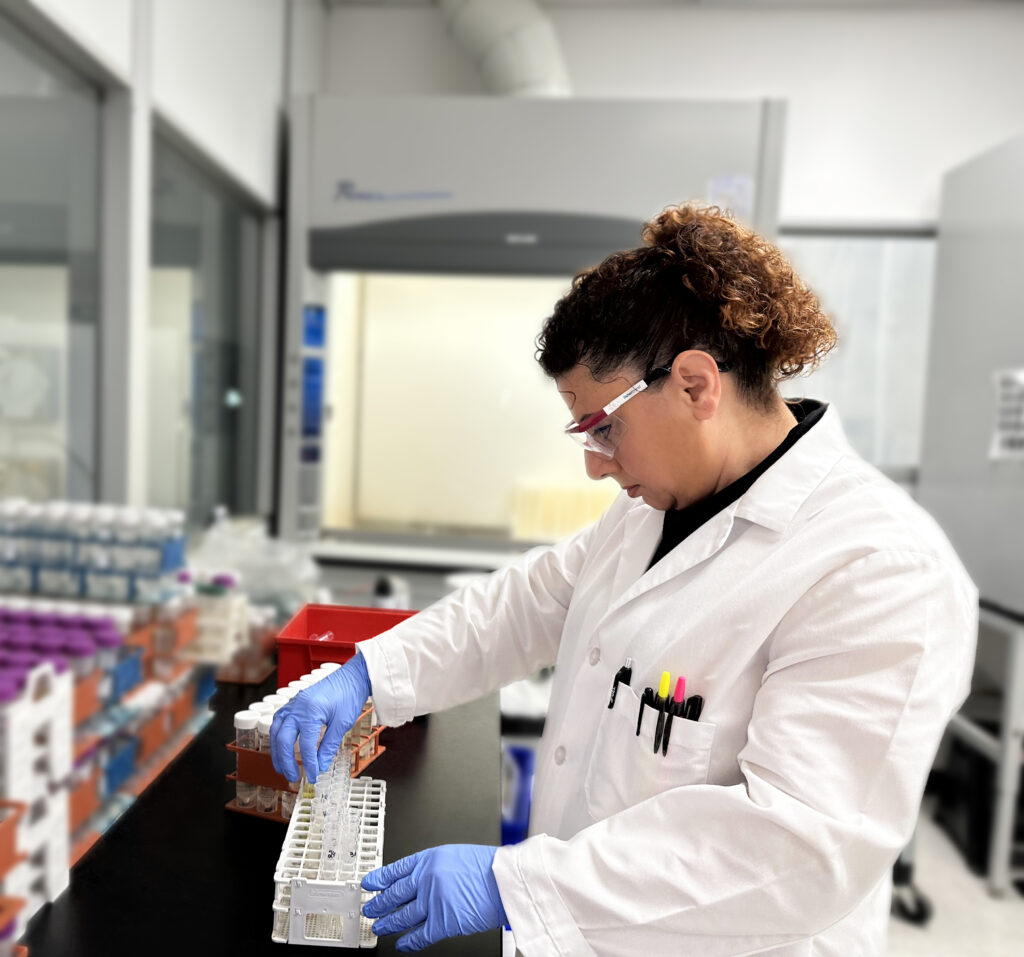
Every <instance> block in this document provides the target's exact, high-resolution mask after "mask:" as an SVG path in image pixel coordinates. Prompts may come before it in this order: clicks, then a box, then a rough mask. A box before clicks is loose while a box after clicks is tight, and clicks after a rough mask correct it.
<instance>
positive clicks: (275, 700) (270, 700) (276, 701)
mask: <svg viewBox="0 0 1024 957" xmlns="http://www.w3.org/2000/svg"><path fill="white" fill-rule="evenodd" d="M287 700H288V699H287V698H286V697H285V696H284V695H279V694H268V695H264V696H263V703H264V704H271V705H273V706H274V710H275V711H277V709H278V708H280V707H281V705H283V704H284V703H285V702H286V701H287Z"/></svg>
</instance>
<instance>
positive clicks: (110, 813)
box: [0, 595, 201, 934]
mask: <svg viewBox="0 0 1024 957" xmlns="http://www.w3.org/2000/svg"><path fill="white" fill-rule="evenodd" d="M173 610H174V611H175V613H176V614H178V615H180V614H181V610H182V609H181V608H180V606H175V607H174V609H173ZM165 611H167V608H166V607H164V606H161V607H160V608H147V609H143V608H142V607H140V606H118V605H106V604H104V605H91V604H88V603H70V602H57V601H44V600H40V599H30V598H24V597H21V596H2V595H0V798H7V799H13V800H17V801H22V802H24V803H25V804H26V805H28V806H29V812H28V813H27V814H26V815H25V817H24V819H23V821H22V822H21V823H20V824H19V833H18V844H19V851H20V853H21V854H22V855H23V859H22V861H21V863H20V864H19V865H18V866H16V867H15V868H14V869H13V870H12V871H11V872H10V873H9V874H8V875H7V876H6V877H5V878H4V879H3V880H2V881H0V895H6V896H10V897H17V898H21V899H25V900H27V901H28V906H26V907H25V908H23V909H22V911H21V912H20V913H19V915H18V918H17V919H18V921H19V929H18V933H19V934H20V933H21V932H22V930H23V925H24V923H25V922H26V921H27V920H28V919H29V918H30V917H31V916H32V915H33V914H34V913H35V912H36V910H38V908H39V907H40V906H42V905H43V904H44V903H45V902H46V901H49V900H53V899H54V898H55V897H56V896H57V895H58V894H59V893H60V892H61V891H62V890H63V889H64V887H65V886H66V885H67V882H68V868H69V863H70V861H72V860H73V859H74V857H75V854H74V853H72V852H73V851H74V850H75V848H76V847H77V846H78V845H80V844H82V843H83V841H82V836H83V835H89V836H90V838H91V840H94V839H95V835H97V834H98V833H100V832H101V831H102V830H103V828H104V827H105V826H106V824H108V823H109V821H110V820H112V819H113V818H114V817H116V816H117V814H119V813H121V812H122V811H123V810H124V809H125V808H126V807H127V806H128V804H129V803H130V800H131V793H130V791H131V788H132V787H133V785H132V776H133V775H134V774H135V773H136V772H137V771H138V772H140V773H145V769H144V768H141V767H138V766H137V764H138V763H139V762H138V761H137V760H136V758H140V759H141V758H142V756H143V754H142V752H143V751H144V750H145V749H146V744H147V742H151V741H152V740H153V735H152V733H150V734H149V736H148V737H147V730H150V728H149V725H151V724H152V721H153V720H155V718H154V717H153V715H152V714H151V712H152V713H153V714H155V715H156V716H158V717H160V716H164V715H166V716H167V721H168V723H169V724H172V723H173V728H174V729H178V728H181V727H182V724H183V723H184V722H185V721H186V720H187V714H186V715H184V716H183V717H180V718H179V717H178V715H179V714H180V713H182V711H183V709H182V708H180V707H178V706H177V705H176V704H173V705H172V703H174V702H178V701H180V702H182V703H183V704H184V705H190V707H191V711H192V712H193V713H196V712H197V711H198V709H199V705H200V704H201V703H200V702H199V701H198V695H197V694H196V668H195V666H193V665H192V664H191V663H187V662H183V661H179V664H178V666H177V667H176V668H175V669H173V670H172V671H171V672H170V673H168V674H166V675H164V676H163V680H155V677H156V676H155V675H154V680H150V681H146V680H145V679H146V678H149V677H150V674H149V672H150V671H154V672H155V671H156V669H155V668H154V667H152V662H153V661H155V660H156V657H155V651H147V648H152V647H153V646H152V644H149V645H146V644H142V645H140V644H139V643H138V641H139V639H140V636H144V635H147V634H151V633H152V632H153V630H154V627H158V626H155V625H152V624H146V622H149V621H151V620H153V619H155V620H156V621H157V622H160V621H161V616H164V617H166V616H165V615H164V612H165ZM156 650H159V649H156ZM147 655H148V656H149V664H147V663H146V656H147ZM172 711H173V717H174V719H175V720H174V721H173V722H172ZM199 717H201V715H200V716H198V717H197V718H196V720H199ZM169 730H170V729H169ZM187 731H188V727H187V726H186V727H185V728H184V732H187ZM179 736H180V735H179ZM167 737H168V736H167V735H166V734H164V735H161V736H160V740H165V739H167ZM172 745H173V741H171V742H170V743H169V744H168V747H171V746H172ZM154 760H155V759H154ZM147 767H149V765H147ZM79 828H80V829H81V831H80V833H79V834H78V836H77V837H76V836H75V835H74V834H73V833H72V831H75V830H77V829H79ZM91 840H90V841H88V842H86V844H87V843H91Z"/></svg>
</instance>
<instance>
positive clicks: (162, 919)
mask: <svg viewBox="0 0 1024 957" xmlns="http://www.w3.org/2000/svg"><path fill="white" fill-rule="evenodd" d="M275 682H276V672H275V674H274V675H272V676H271V677H270V678H269V679H268V680H267V681H265V682H264V683H263V685H262V686H261V687H259V688H257V687H254V686H251V685H249V686H245V685H228V684H219V685H218V687H217V692H216V693H215V695H214V697H213V698H212V699H211V701H210V707H211V710H212V711H213V717H212V719H211V720H210V722H209V723H208V724H207V725H206V726H205V728H204V729H203V730H202V731H201V732H200V733H199V734H198V735H197V736H196V738H195V740H194V741H193V742H192V744H191V745H190V746H189V747H188V748H187V749H186V750H185V751H184V752H183V753H182V754H181V755H180V756H179V757H178V758H177V759H176V760H175V761H174V762H173V763H172V764H171V765H170V766H169V767H168V768H167V770H166V771H165V772H164V773H163V774H162V775H161V776H160V777H159V778H158V779H157V780H156V781H154V782H153V784H152V785H151V786H150V787H149V788H147V789H146V790H145V791H144V792H143V793H142V794H141V796H140V797H139V798H138V799H137V800H136V801H135V802H134V804H132V806H131V807H130V808H129V809H128V810H127V811H126V812H125V813H124V814H123V815H122V816H121V817H120V818H119V819H118V820H117V821H116V823H115V824H114V825H113V826H112V827H111V828H110V829H109V830H108V831H107V832H106V833H105V834H104V835H103V836H102V837H101V838H100V839H99V840H98V841H97V842H96V844H95V845H94V846H93V847H92V849H91V850H90V851H89V852H88V853H87V854H86V855H85V856H84V857H83V858H82V859H81V860H80V861H79V862H78V863H77V864H76V865H75V867H74V869H73V870H72V872H71V884H70V886H69V888H68V889H67V890H66V891H65V892H64V893H63V894H62V895H61V896H60V897H59V898H58V899H57V901H56V902H55V903H53V904H49V905H47V906H46V907H44V908H43V909H42V910H41V911H40V912H39V914H37V915H36V916H35V917H34V918H33V920H32V921H31V923H30V924H29V928H28V932H27V933H26V935H25V937H24V939H23V940H22V943H24V944H26V945H27V946H28V948H29V954H30V957H96V955H97V954H102V955H104V957H120V955H125V957H129V955H131V957H136V955H138V954H142V953H144V954H146V955H147V957H162V955H168V957H170V955H173V957H183V955H185V957H205V955H211V957H213V955H216V957H224V955H233V954H244V955H245V957H258V955H261V954H263V955H268V957H272V955H277V957H282V955H284V954H286V953H294V954H305V957H311V955H315V954H317V953H321V954H326V953H333V952H336V951H337V950H338V949H337V948H326V949H325V948H319V947H310V946H292V945H285V944H276V943H274V942H273V941H272V940H271V939H270V932H271V927H272V923H273V919H272V911H271V905H272V903H273V898H274V868H275V865H276V863H277V859H278V855H279V854H280V851H281V845H282V842H283V841H284V835H285V826H284V825H283V824H281V823H277V822H274V821H270V820H262V819H260V818H258V817H254V816H251V815H246V814H240V813H236V812H232V811H228V810H226V809H225V807H224V805H225V804H226V803H227V802H228V801H229V800H230V799H231V797H232V796H233V793H234V788H233V784H231V782H229V781H227V780H226V779H225V775H226V774H227V773H229V772H230V771H232V770H233V761H232V758H233V755H232V753H231V752H229V751H228V750H227V749H226V747H225V745H226V743H227V742H229V741H231V740H232V739H233V737H234V727H233V722H232V718H233V715H234V713H235V712H236V711H238V710H241V709H242V708H243V707H244V706H245V705H246V704H248V703H249V702H251V701H257V700H259V699H260V698H261V697H263V695H265V694H268V693H271V692H272V691H273V690H274V689H275V687H276V684H275ZM381 740H382V743H383V745H384V747H385V749H386V750H385V752H384V753H383V754H382V755H381V756H380V757H379V758H378V759H377V760H376V761H375V762H374V764H372V765H371V766H370V768H369V770H368V772H367V773H368V775H369V776H370V777H374V778H380V779H383V780H384V781H386V782H387V797H386V805H385V807H386V812H385V813H386V816H385V824H384V861H385V862H389V861H393V860H396V859H398V858H400V857H404V856H406V855H407V854H412V853H415V852H416V851H419V850H422V849H424V848H427V847H432V846H434V845H437V844H446V843H468V844H497V843H499V842H500V835H501V827H500V821H501V793H500V792H501V782H500V761H501V752H500V743H499V719H498V696H497V695H496V694H491V695H488V696H486V697H485V698H482V699H480V700H478V701H475V702H471V703H469V704H466V705H462V706H460V707H458V708H453V709H451V710H449V711H444V712H439V713H438V714H434V715H430V716H429V717H426V718H420V719H416V720H414V721H412V722H410V723H409V724H407V725H404V726H402V727H400V728H389V729H387V730H386V731H384V733H383V736H382V739H381ZM396 941H397V937H385V938H381V939H380V940H379V941H378V944H377V947H376V952H377V953H380V954H391V953H395V942H396ZM362 952H363V953H368V954H372V953H373V952H374V951H371V950H366V951H362ZM427 953H431V954H452V955H462V954H464V955H469V954H473V955H487V954H493V955H500V954H501V932H500V931H498V930H495V931H489V932H487V933H484V934H476V935H474V936H472V937H460V938H452V939H450V940H446V941H442V942H441V943H439V944H437V945H435V946H434V947H432V948H430V949H429V950H428V951H427Z"/></svg>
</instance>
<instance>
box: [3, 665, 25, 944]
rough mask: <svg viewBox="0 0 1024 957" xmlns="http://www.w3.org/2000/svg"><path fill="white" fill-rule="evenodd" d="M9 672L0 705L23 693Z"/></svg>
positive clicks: (23, 681) (4, 683)
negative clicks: (9, 675)
mask: <svg viewBox="0 0 1024 957" xmlns="http://www.w3.org/2000/svg"><path fill="white" fill-rule="evenodd" d="M8 674H9V672H6V671H0V705H4V704H10V703H11V702H12V701H14V700H15V699H16V698H17V697H18V695H19V694H21V688H19V687H18V683H17V682H16V681H15V679H14V677H13V676H12V677H7V675H8ZM24 683H25V680H24V678H23V679H22V686H24ZM3 936H4V935H3V931H0V939H2V938H3Z"/></svg>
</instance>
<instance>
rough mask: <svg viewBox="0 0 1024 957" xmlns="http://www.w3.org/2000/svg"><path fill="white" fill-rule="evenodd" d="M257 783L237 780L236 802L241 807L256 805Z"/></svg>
mask: <svg viewBox="0 0 1024 957" xmlns="http://www.w3.org/2000/svg"><path fill="white" fill-rule="evenodd" d="M256 791H257V788H256V785H255V784H250V783H249V782H248V781H235V803H236V804H237V805H238V806H239V807H256Z"/></svg>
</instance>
